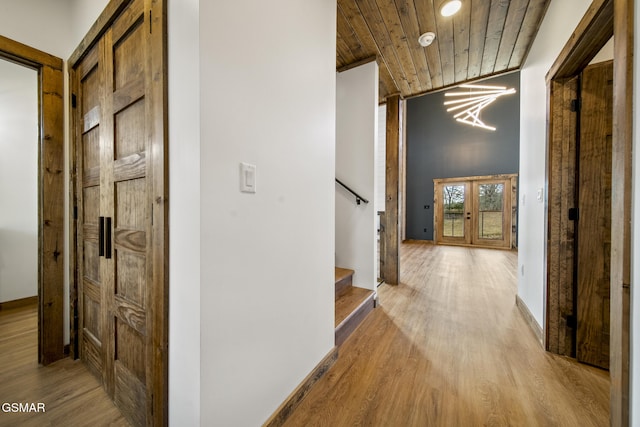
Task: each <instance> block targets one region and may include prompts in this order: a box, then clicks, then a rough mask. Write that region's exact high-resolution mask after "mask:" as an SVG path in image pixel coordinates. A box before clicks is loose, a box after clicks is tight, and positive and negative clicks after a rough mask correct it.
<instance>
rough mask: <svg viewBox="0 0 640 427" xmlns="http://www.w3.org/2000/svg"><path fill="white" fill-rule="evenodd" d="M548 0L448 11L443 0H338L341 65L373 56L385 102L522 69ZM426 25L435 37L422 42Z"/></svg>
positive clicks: (483, 2)
mask: <svg viewBox="0 0 640 427" xmlns="http://www.w3.org/2000/svg"><path fill="white" fill-rule="evenodd" d="M550 1H551V0H463V3H462V8H461V9H460V11H459V12H458V13H457V14H456V15H454V16H452V17H443V16H441V15H440V13H439V6H440V4H441V3H442V1H441V0H338V23H337V24H338V31H337V52H336V68H337V69H338V71H341V70H345V69H348V68H351V67H353V66H355V65H357V64H359V63H362V62H365V61H367V60H368V59H370V58H373V57H375V58H376V60H377V61H378V64H379V66H380V92H379V96H380V100H381V101H384V99H385V98H386V96H387V95H390V94H395V93H400V94H401V96H402V97H404V98H407V97H411V96H415V95H419V94H422V93H427V92H430V91H434V90H437V89H441V88H443V87H447V86H454V85H456V84H460V83H463V82H467V81H471V80H477V79H480V78H483V77H488V76H492V75H495V74H500V73H504V72H507V71H511V70H517V69H519V68H520V67H521V65H522V63H523V61H524V59H525V58H526V55H527V53H528V52H529V48H530V47H531V44H532V42H533V39H534V38H535V35H536V32H537V30H538V27H539V26H540V22H541V21H542V18H543V16H544V13H545V11H546V9H547V6H548V4H549V2H550ZM427 31H432V32H434V33H435V34H436V39H435V41H434V42H433V43H432V44H431V45H430V46H427V47H422V46H420V44H419V43H418V37H419V36H420V35H421V34H423V33H425V32H427Z"/></svg>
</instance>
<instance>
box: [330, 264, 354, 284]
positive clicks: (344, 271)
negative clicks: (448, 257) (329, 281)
mask: <svg viewBox="0 0 640 427" xmlns="http://www.w3.org/2000/svg"><path fill="white" fill-rule="evenodd" d="M335 270H336V271H335V275H336V276H335V278H336V283H338V282H339V281H341V280H342V279H344V278H345V277H349V276H353V273H355V271H353V270H349V269H348V268H340V267H336V268H335Z"/></svg>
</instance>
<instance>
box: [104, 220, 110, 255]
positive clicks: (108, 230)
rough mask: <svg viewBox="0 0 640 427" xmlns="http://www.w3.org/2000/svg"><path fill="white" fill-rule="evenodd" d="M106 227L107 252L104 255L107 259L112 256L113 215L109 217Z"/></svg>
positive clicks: (105, 246)
mask: <svg viewBox="0 0 640 427" xmlns="http://www.w3.org/2000/svg"><path fill="white" fill-rule="evenodd" d="M105 228H106V232H105V234H106V236H105V242H104V250H105V252H106V253H105V254H104V257H105V258H106V259H110V258H111V217H110V216H109V217H107V224H106V226H105Z"/></svg>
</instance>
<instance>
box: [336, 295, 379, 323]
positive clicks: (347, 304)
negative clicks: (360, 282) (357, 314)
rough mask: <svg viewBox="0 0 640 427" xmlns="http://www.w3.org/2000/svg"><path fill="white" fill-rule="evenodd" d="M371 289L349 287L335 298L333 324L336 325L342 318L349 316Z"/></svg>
mask: <svg viewBox="0 0 640 427" xmlns="http://www.w3.org/2000/svg"><path fill="white" fill-rule="evenodd" d="M371 295H373V291H372V290H371V289H363V288H358V287H356V286H352V287H350V288H349V289H348V290H347V291H346V292H344V294H342V295H341V296H340V297H339V298H338V299H337V300H336V305H335V307H336V309H335V325H336V326H338V325H339V324H340V323H342V321H343V320H344V319H346V318H347V317H349V315H350V314H351V313H353V312H354V311H355V310H356V309H357V308H358V307H359V306H360V304H362V303H363V302H364V301H366V300H367V299H368V298H369V297H370V296H371Z"/></svg>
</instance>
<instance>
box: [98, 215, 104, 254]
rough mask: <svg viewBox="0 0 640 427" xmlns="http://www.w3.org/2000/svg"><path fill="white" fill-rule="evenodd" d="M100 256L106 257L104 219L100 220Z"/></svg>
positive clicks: (100, 218)
mask: <svg viewBox="0 0 640 427" xmlns="http://www.w3.org/2000/svg"><path fill="white" fill-rule="evenodd" d="M98 256H104V217H103V216H101V217H99V218H98Z"/></svg>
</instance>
